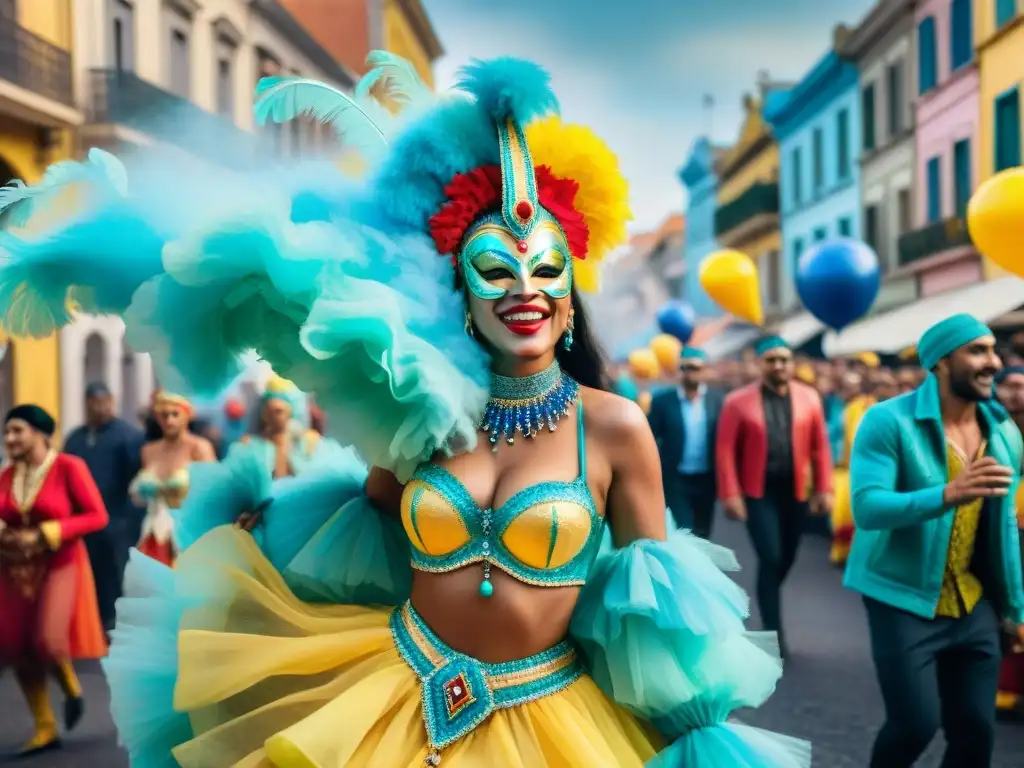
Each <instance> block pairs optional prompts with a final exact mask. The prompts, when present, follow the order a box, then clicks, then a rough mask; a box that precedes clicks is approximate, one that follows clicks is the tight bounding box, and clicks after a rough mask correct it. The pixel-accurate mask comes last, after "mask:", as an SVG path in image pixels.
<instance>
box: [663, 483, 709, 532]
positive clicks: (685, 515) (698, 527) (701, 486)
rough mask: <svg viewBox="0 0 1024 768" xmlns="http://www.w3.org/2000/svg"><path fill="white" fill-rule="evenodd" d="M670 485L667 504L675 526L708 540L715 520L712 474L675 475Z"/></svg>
mask: <svg viewBox="0 0 1024 768" xmlns="http://www.w3.org/2000/svg"><path fill="white" fill-rule="evenodd" d="M671 484H672V486H673V487H672V493H671V494H670V498H669V499H668V503H669V506H670V508H671V509H672V516H673V517H674V518H675V521H676V525H678V526H679V527H680V528H689V529H690V530H692V531H693V533H694V535H695V536H700V537H701V538H702V539H710V538H711V528H712V525H713V524H714V520H715V502H716V499H715V475H714V473H712V472H703V473H701V474H697V475H684V474H675V475H673V476H672V478H671Z"/></svg>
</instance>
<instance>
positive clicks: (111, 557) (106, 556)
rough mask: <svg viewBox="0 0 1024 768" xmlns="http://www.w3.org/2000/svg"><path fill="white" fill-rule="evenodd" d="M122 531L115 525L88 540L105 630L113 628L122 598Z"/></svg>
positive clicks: (123, 556) (101, 618)
mask: <svg viewBox="0 0 1024 768" xmlns="http://www.w3.org/2000/svg"><path fill="white" fill-rule="evenodd" d="M118 533H119V530H118V528H117V525H116V523H115V522H112V523H111V525H110V526H108V527H107V528H104V529H103V530H102V531H97V532H96V533H90V534H89V535H87V536H86V537H85V548H86V550H87V551H88V553H89V564H90V565H91V566H92V577H93V581H94V582H95V583H96V602H97V603H98V604H99V610H100V621H101V622H102V623H103V628H104V629H105V630H106V631H108V632H109V631H110V630H112V629H113V628H114V620H115V615H114V604H115V603H116V602H117V599H118V598H119V597H121V581H122V579H123V577H124V568H125V560H126V557H125V554H124V553H122V552H121V549H122V547H121V546H120V537H119V536H118Z"/></svg>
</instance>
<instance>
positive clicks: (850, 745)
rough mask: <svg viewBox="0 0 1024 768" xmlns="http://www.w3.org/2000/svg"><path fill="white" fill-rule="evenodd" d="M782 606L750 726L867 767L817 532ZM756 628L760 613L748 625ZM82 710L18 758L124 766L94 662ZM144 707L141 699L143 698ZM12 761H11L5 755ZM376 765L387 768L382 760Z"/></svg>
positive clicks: (859, 624)
mask: <svg viewBox="0 0 1024 768" xmlns="http://www.w3.org/2000/svg"><path fill="white" fill-rule="evenodd" d="M715 539H716V540H717V541H719V542H720V543H723V544H725V545H727V546H730V547H733V548H734V549H735V550H736V551H737V554H738V556H739V559H740V563H741V564H742V565H743V566H744V568H745V570H744V571H742V572H741V573H740V574H738V579H739V581H740V583H741V584H742V585H743V586H744V587H745V588H746V589H747V590H748V591H750V590H751V587H752V586H753V576H754V573H753V566H754V561H753V555H752V553H751V550H750V547H749V545H748V543H747V539H746V536H745V534H744V532H743V529H742V528H741V527H740V526H738V525H736V524H734V523H729V522H727V521H724V520H721V519H719V520H718V521H717V529H716V535H715ZM784 600H785V602H784V611H785V617H786V623H787V627H788V628H789V630H788V643H789V646H790V658H789V660H788V661H787V662H786V674H785V676H784V677H783V680H782V683H781V684H780V686H779V689H778V690H777V691H776V693H775V695H774V696H773V697H772V699H771V700H770V701H769V703H768V704H766V705H765V706H764V707H762V708H761V709H759V710H757V711H746V712H743V713H742V719H743V720H744V721H745V722H747V723H749V724H752V725H758V726H761V727H764V728H769V729H771V730H775V731H780V732H783V733H788V734H790V735H793V736H799V737H801V738H806V739H809V740H810V741H811V742H812V743H813V744H814V768H865V766H866V765H867V761H868V755H869V753H870V749H871V742H872V739H873V737H874V734H875V731H876V730H877V728H878V726H879V725H880V723H881V720H882V704H881V701H880V699H879V697H878V694H877V692H876V687H875V679H874V672H873V669H872V666H871V660H870V657H869V654H868V638H867V628H866V626H865V621H864V615H863V614H864V612H863V608H862V606H861V603H860V600H859V598H858V597H857V596H856V595H854V594H852V593H848V592H846V591H844V590H843V589H842V586H841V584H840V573H839V572H838V571H836V570H834V569H833V568H832V567H831V566H829V564H828V547H827V543H826V542H825V541H824V540H823V539H819V538H816V537H808V538H806V539H805V541H804V547H803V550H802V552H801V554H800V559H799V561H798V563H797V565H796V567H795V569H794V571H793V574H792V576H791V577H790V581H789V582H788V583H787V585H786V591H785V597H784ZM751 626H752V627H753V628H756V627H757V626H758V624H757V619H756V616H755V617H754V620H753V621H752V623H751ZM82 680H83V683H84V687H85V691H86V696H87V697H88V710H87V713H86V716H85V718H84V719H83V721H82V724H81V725H80V726H79V727H78V728H77V729H76V730H75V732H74V733H72V734H71V735H69V736H68V737H67V738H66V740H65V748H64V750H63V751H61V752H59V753H51V754H48V755H41V756H39V757H37V758H34V759H32V760H28V761H17V764H18V765H25V766H30V768H125V767H126V766H127V765H128V761H127V759H126V758H125V757H124V755H123V753H122V752H121V751H120V750H119V749H118V747H117V745H116V739H115V736H114V729H113V726H112V725H111V722H110V718H109V716H108V715H107V714H106V711H107V702H108V694H107V689H106V685H105V683H104V681H103V676H102V673H101V671H100V669H99V667H98V666H97V665H88V666H85V667H83V669H82ZM139 706H145V702H139ZM0 713H2V714H3V717H0V763H3V764H7V760H6V759H5V758H6V757H8V756H10V755H11V753H12V751H13V750H15V749H16V748H17V746H18V744H19V743H20V742H21V741H22V740H23V739H24V738H26V737H27V736H28V734H29V729H30V723H29V719H28V716H27V714H26V713H25V708H24V705H23V703H22V700H21V697H20V695H19V694H18V692H17V689H16V688H15V686H14V683H13V681H12V680H11V678H10V676H9V675H8V676H5V677H4V678H2V679H0ZM936 741H937V743H935V744H933V745H932V748H931V749H930V750H929V751H928V754H927V756H926V757H925V758H924V759H922V760H921V761H920V762H919V764H918V765H919V768H938V766H939V762H940V759H941V753H942V744H941V743H940V742H941V739H937V740H936ZM1022 756H1024V724H1022V725H1012V724H1001V725H1000V726H999V732H998V736H997V739H996V757H995V760H994V761H993V764H992V768H1021V766H1022V765H1024V757H1022ZM11 762H12V763H13V762H14V761H13V760H12V761H11ZM382 768H386V767H384V766H382Z"/></svg>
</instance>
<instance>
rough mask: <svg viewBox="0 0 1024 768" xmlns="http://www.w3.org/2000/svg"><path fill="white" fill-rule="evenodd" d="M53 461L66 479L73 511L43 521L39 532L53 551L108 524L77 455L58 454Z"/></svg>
mask: <svg viewBox="0 0 1024 768" xmlns="http://www.w3.org/2000/svg"><path fill="white" fill-rule="evenodd" d="M57 461H58V462H59V463H60V464H61V469H62V470H63V472H64V476H65V478H66V480H67V493H68V496H69V497H70V499H71V505H72V510H73V511H72V514H71V516H70V517H65V518H62V519H60V520H46V521H44V522H43V523H41V524H40V526H39V528H40V531H41V532H42V535H43V537H44V538H45V539H46V543H47V545H49V547H50V549H53V550H57V549H60V547H61V546H62V545H63V544H65V543H67V542H70V541H74V540H76V539H79V538H81V537H82V536H85V535H86V534H90V533H95V532H96V531H101V530H103V529H104V528H106V527H107V522H108V517H107V508H106V506H105V505H104V504H103V497H102V496H100V491H99V488H97V487H96V481H95V480H93V479H92V475H91V474H90V473H89V468H88V467H87V466H86V465H85V462H83V461H82V460H81V459H79V458H78V457H77V456H68V455H66V454H61V455H59V456H58V457H57Z"/></svg>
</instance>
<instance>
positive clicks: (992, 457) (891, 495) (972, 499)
mask: <svg viewBox="0 0 1024 768" xmlns="http://www.w3.org/2000/svg"><path fill="white" fill-rule="evenodd" d="M918 355H919V357H920V359H921V365H922V367H924V368H925V370H927V371H929V375H928V377H927V378H926V379H925V382H924V383H923V384H922V385H921V386H920V387H919V388H918V389H916V390H914V391H912V392H908V393H906V394H903V395H900V396H898V397H895V398H893V399H891V400H888V401H886V402H884V403H879V404H877V405H875V406H873V407H872V408H870V409H869V410H868V411H867V413H866V414H865V416H864V420H863V421H862V422H861V425H860V429H859V430H858V432H857V436H856V438H855V439H854V443H853V452H852V457H851V465H850V484H851V490H852V497H853V519H854V522H855V524H856V526H857V535H856V536H855V537H854V539H853V549H852V551H851V553H850V559H849V562H848V564H847V568H846V578H845V584H846V586H847V587H849V588H850V589H854V590H856V591H858V592H860V593H861V594H862V595H863V596H864V603H865V606H866V608H867V614H868V624H869V627H870V631H871V647H872V655H873V657H874V662H875V669H876V672H877V675H878V682H879V686H880V687H881V691H882V697H883V699H884V701H885V714H886V720H885V724H884V725H883V726H882V729H881V731H880V732H879V734H878V737H877V739H876V741H875V746H874V750H873V754H872V758H871V768H910V767H911V766H913V765H914V763H915V761H916V760H917V758H918V757H920V755H921V754H922V753H923V752H924V750H925V749H926V748H927V746H928V744H929V742H930V741H931V740H932V737H933V736H934V735H935V733H936V732H937V731H938V729H939V727H940V726H941V727H942V729H943V731H944V732H945V736H946V741H947V744H948V747H947V752H946V758H945V761H944V762H943V764H942V765H943V768H986V766H989V765H990V764H991V756H992V749H993V743H994V739H995V697H996V689H997V685H998V675H999V662H1000V656H1001V653H1000V639H1001V637H1000V635H1001V633H1000V624H1001V623H1002V627H1003V628H1004V629H1005V630H1007V631H1009V632H1011V633H1013V634H1015V635H1016V636H1017V637H1019V638H1024V631H1022V625H1024V586H1022V582H1021V554H1020V547H1019V544H1018V533H1017V522H1016V514H1015V509H1014V502H1013V498H1014V493H1015V491H1016V487H1017V484H1018V483H1019V481H1020V467H1021V453H1022V441H1021V433H1020V431H1019V430H1018V429H1017V426H1016V425H1015V424H1014V422H1013V420H1012V419H1010V418H1009V417H1008V415H1007V413H1006V412H1005V411H1004V410H1003V409H1002V407H1001V406H999V405H998V404H997V403H996V402H995V401H994V400H993V399H992V388H993V379H994V377H995V375H996V373H998V371H999V369H1000V368H1001V363H1000V361H999V358H998V357H997V356H996V352H995V338H994V337H993V335H992V332H991V331H990V330H989V329H988V327H986V326H985V325H984V324H983V323H981V322H979V321H978V320H976V319H975V318H973V317H971V316H970V315H954V316H953V317H950V318H948V319H946V320H943V321H942V322H940V323H937V324H936V325H934V326H932V327H931V328H929V329H928V330H927V331H925V333H924V334H923V335H922V336H921V340H920V342H919V343H918Z"/></svg>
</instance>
